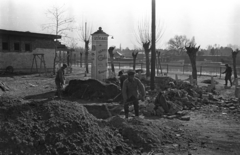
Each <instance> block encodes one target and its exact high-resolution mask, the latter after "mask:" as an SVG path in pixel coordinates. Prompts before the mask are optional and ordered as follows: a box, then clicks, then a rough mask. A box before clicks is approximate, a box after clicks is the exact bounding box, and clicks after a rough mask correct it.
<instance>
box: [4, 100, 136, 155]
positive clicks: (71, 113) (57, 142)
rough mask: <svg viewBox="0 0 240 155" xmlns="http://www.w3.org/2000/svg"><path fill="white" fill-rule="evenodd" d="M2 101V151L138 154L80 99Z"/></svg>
mask: <svg viewBox="0 0 240 155" xmlns="http://www.w3.org/2000/svg"><path fill="white" fill-rule="evenodd" d="M0 103H1V104H0V109H1V115H0V122H1V123H0V128H1V130H0V135H1V136H0V154H19V155H21V154H40V155H41V154H42V155H47V154H56V155H57V154H59V155H60V154H76V155H77V154H79V155H87V154H102V155H107V154H113V155H122V154H134V153H133V149H132V148H131V147H129V146H128V145H127V144H126V143H125V142H124V139H123V138H122V136H121V135H120V134H119V132H118V131H115V130H112V129H111V128H109V127H107V126H104V125H102V123H101V121H99V120H97V119H96V118H95V117H94V116H93V115H91V114H89V113H88V111H87V110H86V108H84V107H83V106H82V105H79V104H78V103H74V102H68V101H48V102H29V103H23V102H22V101H21V100H11V99H1V102H0Z"/></svg>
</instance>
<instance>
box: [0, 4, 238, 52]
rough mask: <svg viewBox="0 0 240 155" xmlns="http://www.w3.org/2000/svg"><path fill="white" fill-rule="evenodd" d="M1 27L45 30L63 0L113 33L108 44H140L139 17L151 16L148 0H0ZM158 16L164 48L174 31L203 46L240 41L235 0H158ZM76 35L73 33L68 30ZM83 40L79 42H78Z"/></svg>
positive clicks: (79, 18) (81, 18)
mask: <svg viewBox="0 0 240 155" xmlns="http://www.w3.org/2000/svg"><path fill="white" fill-rule="evenodd" d="M0 2H1V3H0V29H7V30H16V31H30V32H39V33H47V32H46V31H43V30H42V29H41V25H42V24H44V23H49V22H50V21H49V19H48V18H47V17H46V14H45V13H46V11H47V9H49V8H51V7H52V6H62V5H64V6H65V8H66V10H67V12H66V16H72V17H74V18H75V21H76V23H75V26H77V25H81V24H82V22H85V21H87V22H88V24H91V25H92V27H93V32H95V31H96V30H97V29H98V27H100V26H101V27H102V29H103V31H105V32H106V33H108V34H109V35H113V36H114V39H110V38H109V46H112V45H115V46H117V47H119V46H120V44H121V46H122V48H126V47H129V48H131V49H133V48H134V47H141V46H140V45H139V44H138V43H137V42H136V39H135V35H134V32H135V31H136V27H137V26H138V23H139V22H140V21H142V20H143V19H147V18H148V19H149V21H150V23H149V24H151V2H152V0H51V1H50V0H0ZM156 19H157V23H161V24H162V25H163V29H164V35H163V37H162V39H161V41H160V42H159V43H158V44H157V48H165V47H166V43H167V41H168V40H169V39H170V38H172V37H174V36H175V35H186V36H187V37H188V38H191V37H193V36H195V40H196V42H197V44H199V45H201V47H202V48H206V46H207V45H213V44H220V46H226V45H227V44H237V45H240V1H239V0H156ZM70 35H71V36H72V37H74V38H76V37H77V35H76V33H75V34H70ZM80 45H82V44H80Z"/></svg>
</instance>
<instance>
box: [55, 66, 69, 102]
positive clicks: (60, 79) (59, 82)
mask: <svg viewBox="0 0 240 155" xmlns="http://www.w3.org/2000/svg"><path fill="white" fill-rule="evenodd" d="M66 68H67V64H63V66H62V67H61V68H60V69H59V70H58V71H57V74H56V78H55V84H56V87H57V92H56V95H57V96H58V97H59V98H62V93H61V91H62V88H63V85H64V84H65V77H64V70H65V69H66Z"/></svg>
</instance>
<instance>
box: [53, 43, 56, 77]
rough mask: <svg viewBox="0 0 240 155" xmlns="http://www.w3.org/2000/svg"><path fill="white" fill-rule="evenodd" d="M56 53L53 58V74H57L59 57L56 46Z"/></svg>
mask: <svg viewBox="0 0 240 155" xmlns="http://www.w3.org/2000/svg"><path fill="white" fill-rule="evenodd" d="M54 53H55V55H54V59H53V75H55V73H56V59H57V49H56V46H55V51H54Z"/></svg>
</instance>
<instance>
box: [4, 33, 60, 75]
mask: <svg viewBox="0 0 240 155" xmlns="http://www.w3.org/2000/svg"><path fill="white" fill-rule="evenodd" d="M54 39H61V36H59V35H51V34H42V33H32V32H29V31H26V32H21V31H10V30H3V29H0V42H1V43H0V68H1V69H4V68H6V67H7V66H13V68H14V70H29V69H31V67H32V63H33V55H34V54H44V59H45V64H46V68H53V61H54V56H55V46H56V45H59V42H56V41H54ZM39 63H40V60H38V61H37V64H39ZM34 67H36V65H35V64H34ZM38 67H39V66H38Z"/></svg>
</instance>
